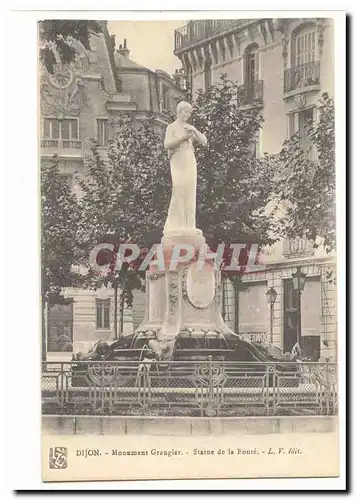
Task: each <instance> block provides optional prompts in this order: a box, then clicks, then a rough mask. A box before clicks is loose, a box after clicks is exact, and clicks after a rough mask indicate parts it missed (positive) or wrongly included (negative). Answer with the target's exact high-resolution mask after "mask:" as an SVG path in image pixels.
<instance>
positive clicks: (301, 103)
mask: <svg viewBox="0 0 356 500" xmlns="http://www.w3.org/2000/svg"><path fill="white" fill-rule="evenodd" d="M293 100H294V102H295V104H296V105H297V107H298V108H299V109H301V108H305V106H306V104H307V96H306V94H297V95H295V96H294V97H293Z"/></svg>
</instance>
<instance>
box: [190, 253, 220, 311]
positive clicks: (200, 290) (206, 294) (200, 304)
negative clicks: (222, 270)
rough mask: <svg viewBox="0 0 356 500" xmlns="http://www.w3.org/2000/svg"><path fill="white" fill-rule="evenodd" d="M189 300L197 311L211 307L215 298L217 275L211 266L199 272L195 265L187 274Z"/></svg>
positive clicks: (195, 264)
mask: <svg viewBox="0 0 356 500" xmlns="http://www.w3.org/2000/svg"><path fill="white" fill-rule="evenodd" d="M186 283H187V299H188V300H189V302H190V303H191V305H192V306H193V307H195V308H197V309H206V308H207V307H209V305H210V304H211V302H212V301H213V299H214V297H215V275H214V271H213V269H212V266H211V265H205V266H204V268H203V269H201V270H199V268H198V264H197V263H196V262H195V263H193V264H192V265H191V266H190V267H189V269H188V272H187V276H186Z"/></svg>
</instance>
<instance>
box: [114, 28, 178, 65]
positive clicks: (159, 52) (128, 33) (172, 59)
mask: <svg viewBox="0 0 356 500" xmlns="http://www.w3.org/2000/svg"><path fill="white" fill-rule="evenodd" d="M185 23H186V21H178V20H174V21H109V22H108V29H109V33H110V34H111V35H116V48H119V45H120V44H123V43H124V38H126V39H127V46H128V48H129V49H130V51H131V52H130V59H132V60H133V61H135V62H137V63H138V64H142V66H146V67H147V68H150V69H152V70H155V69H162V70H164V71H166V72H167V73H169V74H172V73H174V70H175V69H176V68H181V66H182V65H181V62H180V61H179V59H178V58H177V57H176V56H175V55H174V54H173V50H174V30H175V29H176V28H179V27H180V26H183V24H185Z"/></svg>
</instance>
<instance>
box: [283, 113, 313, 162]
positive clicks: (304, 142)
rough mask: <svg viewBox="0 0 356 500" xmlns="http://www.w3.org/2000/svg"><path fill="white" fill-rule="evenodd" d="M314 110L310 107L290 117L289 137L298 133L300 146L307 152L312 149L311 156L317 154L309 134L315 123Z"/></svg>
mask: <svg viewBox="0 0 356 500" xmlns="http://www.w3.org/2000/svg"><path fill="white" fill-rule="evenodd" d="M314 109H315V108H314V107H310V108H306V109H303V110H301V111H297V112H295V113H291V114H290V115H289V136H290V137H291V136H292V135H293V134H295V133H298V135H299V138H300V145H301V146H302V148H303V149H305V150H307V149H310V154H311V156H313V155H314V153H315V152H314V148H313V147H312V146H313V144H312V142H311V140H310V133H309V131H310V128H311V127H312V126H313V123H314Z"/></svg>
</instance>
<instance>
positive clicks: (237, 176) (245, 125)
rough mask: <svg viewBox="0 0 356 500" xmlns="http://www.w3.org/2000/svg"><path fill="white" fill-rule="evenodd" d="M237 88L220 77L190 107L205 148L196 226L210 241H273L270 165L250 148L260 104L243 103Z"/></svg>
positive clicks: (258, 124) (255, 136)
mask: <svg viewBox="0 0 356 500" xmlns="http://www.w3.org/2000/svg"><path fill="white" fill-rule="evenodd" d="M245 98H246V96H245V94H244V91H243V89H242V87H241V86H239V85H238V84H237V83H235V82H231V81H229V80H227V78H226V76H225V75H222V77H221V79H220V81H219V82H218V83H217V84H216V85H211V86H210V87H209V89H208V91H207V92H202V91H200V92H199V94H198V96H197V99H196V101H195V103H194V105H193V108H194V110H193V115H192V122H193V124H194V125H196V127H197V128H198V130H200V131H202V132H203V133H205V134H206V136H207V138H208V146H207V147H206V148H199V149H198V150H197V151H196V156H197V162H198V188H197V224H198V227H199V228H200V229H202V230H203V233H204V235H205V236H206V237H207V240H208V241H209V243H210V244H211V245H212V246H213V247H214V246H215V245H216V244H218V243H221V242H224V243H226V244H228V243H232V242H234V243H236V242H239V243H245V242H246V243H251V242H253V243H260V244H266V243H271V242H272V238H271V235H270V224H271V221H270V218H269V217H268V216H267V215H266V213H265V210H264V209H265V206H266V203H267V201H268V199H269V196H270V190H271V172H270V165H269V164H268V163H266V162H264V161H262V160H259V159H258V158H256V156H255V154H254V148H255V147H256V141H257V139H258V133H259V130H260V129H261V127H262V123H263V118H262V114H261V107H260V106H258V102H255V103H253V105H252V106H251V105H250V106H246V105H245Z"/></svg>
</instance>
